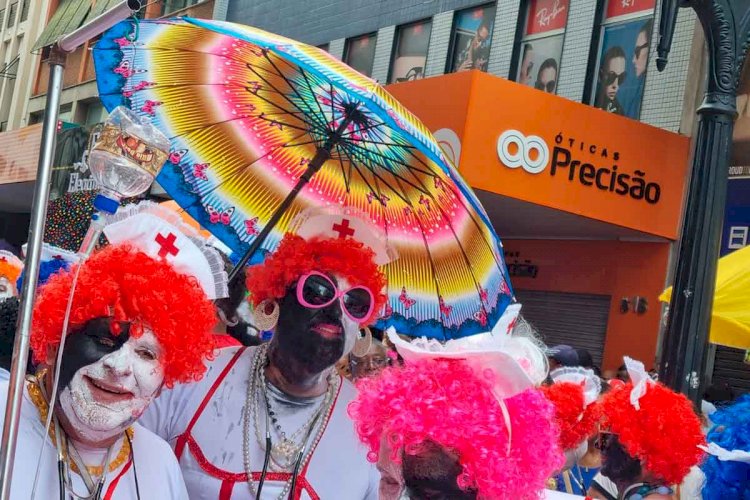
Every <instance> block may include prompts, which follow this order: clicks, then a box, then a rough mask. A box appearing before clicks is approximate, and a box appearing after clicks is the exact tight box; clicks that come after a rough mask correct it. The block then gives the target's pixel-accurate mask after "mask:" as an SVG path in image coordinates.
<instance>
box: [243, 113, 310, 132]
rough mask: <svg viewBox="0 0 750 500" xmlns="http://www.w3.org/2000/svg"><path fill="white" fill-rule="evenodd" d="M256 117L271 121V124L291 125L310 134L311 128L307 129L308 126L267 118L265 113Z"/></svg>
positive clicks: (292, 127) (290, 126)
mask: <svg viewBox="0 0 750 500" xmlns="http://www.w3.org/2000/svg"><path fill="white" fill-rule="evenodd" d="M255 118H258V119H259V120H263V121H266V122H268V123H270V124H271V126H274V125H281V126H282V127H289V128H291V129H295V130H302V131H303V132H305V133H306V134H310V130H309V129H307V128H305V127H300V126H297V125H292V124H290V123H284V122H282V121H279V120H274V119H273V118H266V116H265V114H264V113H261V114H259V115H258V116H256V117H255Z"/></svg>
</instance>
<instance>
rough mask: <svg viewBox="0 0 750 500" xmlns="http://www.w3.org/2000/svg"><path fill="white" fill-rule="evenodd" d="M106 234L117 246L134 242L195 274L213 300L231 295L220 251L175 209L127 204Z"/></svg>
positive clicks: (110, 221)
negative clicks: (186, 222)
mask: <svg viewBox="0 0 750 500" xmlns="http://www.w3.org/2000/svg"><path fill="white" fill-rule="evenodd" d="M104 235H105V236H106V237H107V240H108V241H109V242H110V243H111V244H113V245H117V244H129V245H132V246H134V247H136V248H137V249H138V250H140V251H142V252H144V253H145V254H147V255H149V256H151V257H152V258H154V259H163V260H166V261H167V262H168V263H169V264H171V265H172V267H173V268H174V269H175V270H176V271H177V272H179V273H182V274H187V275H189V276H193V277H195V278H196V279H197V280H198V282H199V283H200V284H201V286H202V287H203V290H204V291H205V292H206V296H207V297H208V298H209V299H211V300H216V299H221V298H224V297H228V296H229V289H228V287H227V282H228V280H227V273H226V271H225V270H224V262H223V260H222V259H221V256H220V255H219V251H218V250H216V249H215V248H214V247H212V246H210V245H209V244H208V242H207V241H206V240H205V239H204V238H203V236H201V235H200V234H199V233H198V232H197V231H196V230H195V229H193V228H191V227H190V226H188V225H187V224H185V223H184V222H183V221H182V219H181V218H180V216H179V214H177V213H176V212H174V211H172V210H169V209H167V208H164V207H160V206H159V205H157V204H156V203H153V202H150V201H142V202H140V203H137V204H133V205H127V206H125V207H123V208H121V209H120V210H119V211H118V212H117V213H116V214H114V215H112V216H109V218H108V220H107V225H106V227H105V228H104Z"/></svg>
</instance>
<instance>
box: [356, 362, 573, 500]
mask: <svg viewBox="0 0 750 500" xmlns="http://www.w3.org/2000/svg"><path fill="white" fill-rule="evenodd" d="M494 376H495V375H492V374H490V373H487V372H486V371H485V372H484V373H482V374H475V373H474V372H473V371H472V370H471V369H470V368H469V367H467V366H466V365H465V364H463V363H460V362H456V361H448V360H437V361H423V362H420V363H415V364H411V365H406V366H404V367H392V368H387V369H385V370H383V371H382V372H381V373H380V374H379V375H378V376H377V377H374V378H370V379H363V380H361V381H360V382H359V383H358V384H357V385H358V388H359V391H360V392H359V395H358V397H357V399H355V400H354V401H353V402H352V403H351V404H350V405H349V415H350V416H351V417H352V418H353V419H354V421H355V425H356V429H357V433H358V435H359V438H360V439H361V440H362V442H364V443H365V444H366V445H367V446H368V448H369V450H370V452H369V453H368V459H369V460H370V461H372V462H375V461H377V459H378V454H379V451H380V444H381V436H383V435H385V436H386V438H387V439H388V443H389V444H390V446H391V449H392V450H393V452H392V455H391V457H390V458H391V460H393V461H394V462H396V463H400V462H401V452H402V450H403V452H404V453H409V454H416V453H418V451H419V445H420V444H421V443H423V442H424V441H425V440H427V439H430V440H432V441H434V442H436V443H438V444H440V445H441V446H443V447H445V448H448V449H450V450H453V451H454V452H456V453H457V454H458V456H459V461H460V463H461V466H462V467H463V473H462V474H461V475H460V476H459V478H458V484H459V486H461V487H462V488H464V489H466V488H476V489H477V490H478V491H479V495H480V497H481V498H515V499H526V498H538V492H539V491H541V490H542V489H544V487H545V483H546V480H547V478H548V477H549V476H550V475H552V473H554V472H555V471H556V470H558V469H559V468H560V467H562V465H563V463H564V458H563V455H562V452H561V450H560V447H559V445H558V429H557V427H556V426H555V425H554V424H553V423H552V422H553V412H554V409H553V407H552V404H551V403H550V402H549V401H547V399H546V398H545V397H544V396H543V395H542V394H541V393H540V392H539V391H538V390H536V389H529V390H527V391H525V392H523V393H521V394H519V395H517V396H515V397H513V398H509V399H507V400H505V404H506V406H507V409H508V413H509V415H510V421H511V429H512V439H511V448H510V452H508V429H507V427H506V423H505V420H504V418H503V412H502V409H501V407H500V404H499V403H498V401H497V399H495V397H494V396H493V395H492V392H491V380H492V379H493V378H494Z"/></svg>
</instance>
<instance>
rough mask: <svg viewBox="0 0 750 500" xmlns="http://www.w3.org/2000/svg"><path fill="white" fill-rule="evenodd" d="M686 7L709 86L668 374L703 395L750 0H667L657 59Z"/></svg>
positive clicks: (661, 62)
mask: <svg viewBox="0 0 750 500" xmlns="http://www.w3.org/2000/svg"><path fill="white" fill-rule="evenodd" d="M680 7H690V8H692V9H693V10H694V11H695V13H696V14H697V16H698V19H699V21H700V23H701V26H702V27H703V32H704V33H705V36H706V45H707V48H708V74H707V75H706V76H707V88H706V94H705V96H704V98H703V103H702V104H701V106H700V107H699V108H698V111H697V112H698V129H697V131H696V134H695V137H694V138H693V145H692V155H691V170H690V171H691V176H690V186H689V191H688V197H687V206H686V209H685V219H684V222H683V227H682V236H681V238H680V248H679V254H678V258H677V269H676V273H675V281H674V288H673V292H672V303H671V304H670V314H669V320H668V324H667V334H666V336H665V337H664V343H663V346H662V347H663V349H662V364H661V370H660V374H659V375H660V379H661V380H662V381H664V382H665V383H666V384H667V385H669V386H670V387H672V388H673V389H675V390H678V391H680V392H683V393H685V394H686V395H687V396H688V397H689V398H690V399H691V400H693V401H694V402H696V403H698V402H699V401H700V399H701V397H702V385H703V384H702V382H703V372H704V370H705V366H706V355H707V353H708V331H709V326H710V323H711V307H712V303H713V296H714V288H715V285H716V266H717V261H718V258H719V246H720V244H721V231H722V220H723V217H724V205H725V201H726V196H727V177H728V172H729V162H730V159H731V151H732V131H733V130H734V120H735V118H736V117H737V107H736V93H737V87H738V84H739V77H740V74H741V72H742V67H743V64H744V61H745V56H746V54H747V50H748V47H750V12H748V11H749V9H750V0H662V6H661V22H660V24H659V37H660V38H659V46H658V48H657V56H658V57H657V60H656V65H657V68H658V69H659V71H661V70H663V69H664V67H665V66H666V64H667V55H668V54H669V49H670V46H671V45H672V35H673V34H674V27H675V22H676V18H677V10H678V9H679V8H680Z"/></svg>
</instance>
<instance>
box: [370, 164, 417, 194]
mask: <svg viewBox="0 0 750 500" xmlns="http://www.w3.org/2000/svg"><path fill="white" fill-rule="evenodd" d="M375 163H376V164H378V163H377V162H375ZM378 165H379V164H378ZM381 168H382V169H383V170H385V171H387V172H388V173H390V174H391V175H392V176H393V177H394V178H395V179H396V182H398V184H399V187H400V188H401V189H402V190H403V191H404V193H406V189H404V186H402V185H401V182H405V183H406V184H408V185H409V186H411V187H412V188H414V189H416V190H417V191H419V192H420V193H422V194H429V191H427V190H425V189H423V188H421V187H419V186H417V185H416V184H414V183H413V182H412V181H410V180H409V179H407V178H405V177H402V176H401V175H400V174H398V173H396V172H394V171H393V170H391V169H390V168H386V167H385V166H382V167H381ZM406 168H407V169H408V166H407V167H406ZM371 170H372V169H371Z"/></svg>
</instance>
